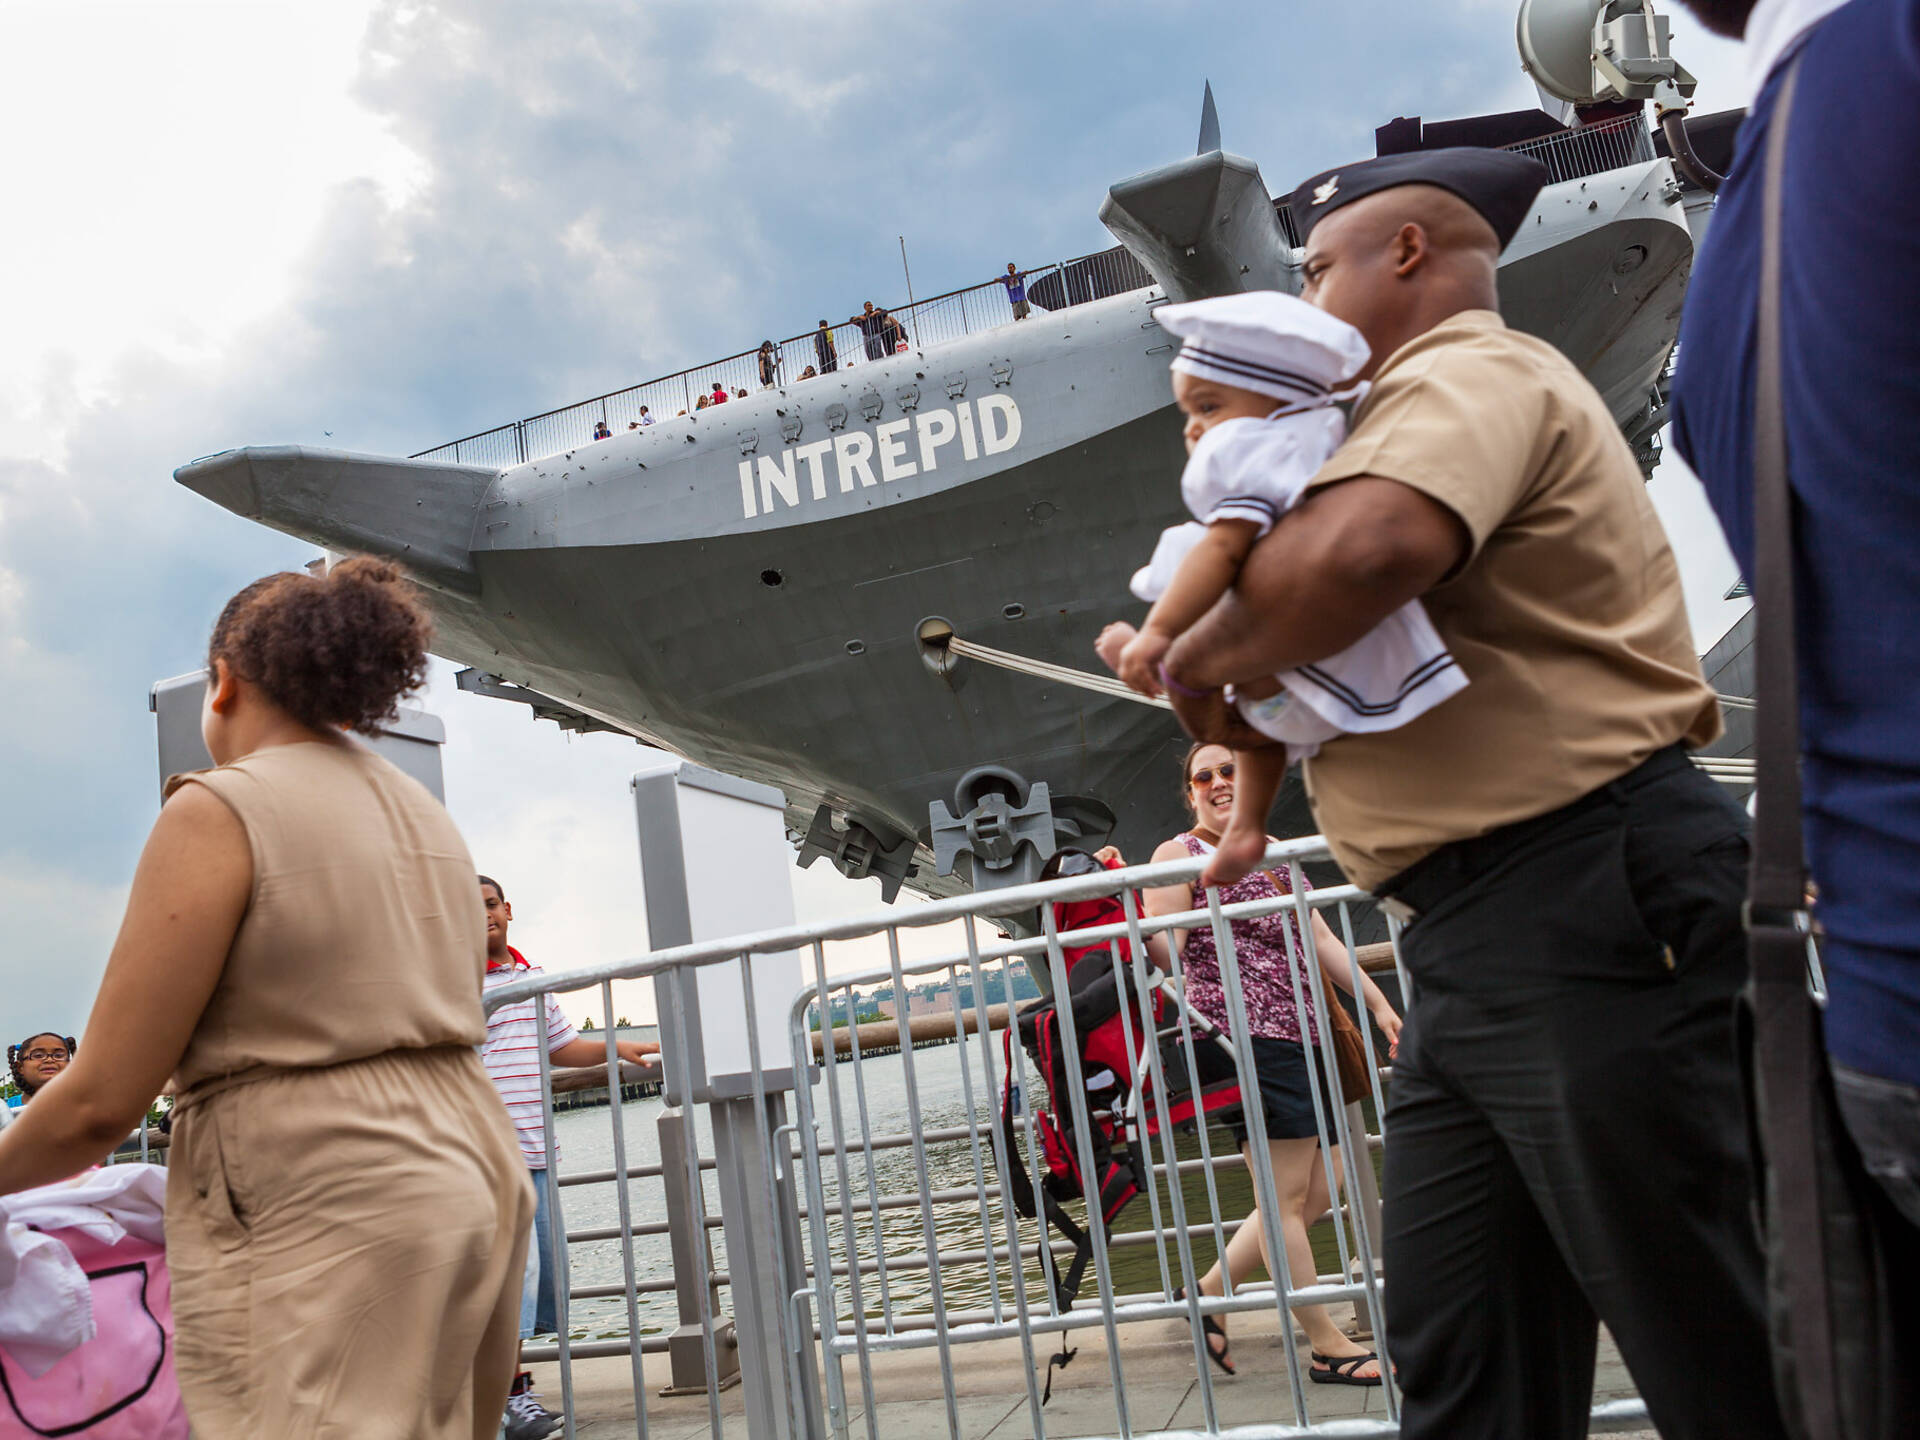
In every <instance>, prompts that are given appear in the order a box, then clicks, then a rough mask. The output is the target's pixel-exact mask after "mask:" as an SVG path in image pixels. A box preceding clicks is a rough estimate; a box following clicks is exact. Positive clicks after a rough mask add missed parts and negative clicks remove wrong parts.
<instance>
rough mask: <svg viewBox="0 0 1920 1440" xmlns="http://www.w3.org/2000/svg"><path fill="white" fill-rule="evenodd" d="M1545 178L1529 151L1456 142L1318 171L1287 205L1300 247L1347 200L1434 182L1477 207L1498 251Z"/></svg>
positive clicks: (1524, 214)
mask: <svg viewBox="0 0 1920 1440" xmlns="http://www.w3.org/2000/svg"><path fill="white" fill-rule="evenodd" d="M1547 180H1548V175H1547V167H1546V166H1544V165H1542V164H1541V163H1540V162H1539V161H1538V160H1535V159H1534V158H1533V157H1532V156H1530V155H1516V154H1515V153H1514V152H1513V151H1511V150H1480V149H1475V148H1473V147H1471V146H1465V145H1457V146H1453V147H1450V148H1448V149H1443V150H1414V151H1410V152H1408V153H1407V154H1404V155H1383V156H1381V157H1380V158H1379V159H1377V160H1362V161H1360V162H1359V163H1358V164H1356V165H1342V166H1341V167H1340V168H1339V169H1337V170H1322V171H1321V172H1320V173H1319V174H1318V175H1316V176H1314V177H1313V178H1312V179H1311V180H1307V181H1304V182H1303V183H1302V184H1301V186H1300V188H1299V189H1297V190H1295V191H1294V192H1293V194H1292V195H1291V196H1289V197H1288V200H1287V208H1288V210H1289V211H1290V212H1291V213H1292V215H1293V223H1294V224H1295V225H1296V226H1297V227H1298V228H1299V231H1300V243H1301V244H1302V245H1304V244H1306V243H1307V236H1308V235H1310V234H1312V233H1313V227H1314V226H1315V225H1316V224H1317V223H1319V221H1320V220H1321V218H1322V217H1323V216H1327V215H1331V214H1332V213H1333V212H1334V211H1335V210H1338V209H1339V208H1340V207H1341V206H1342V205H1345V204H1346V203H1347V202H1348V201H1350V200H1362V199H1365V198H1366V197H1367V196H1369V195H1377V194H1378V193H1379V192H1380V191H1382V190H1391V189H1393V188H1394V187H1395V186H1397V185H1437V186H1439V187H1440V188H1441V189H1442V190H1450V191H1452V192H1453V193H1454V194H1455V195H1458V196H1459V197H1460V198H1461V199H1462V200H1464V201H1466V202H1467V203H1468V204H1469V205H1471V206H1472V207H1473V208H1474V209H1475V210H1478V211H1479V212H1480V215H1481V218H1482V219H1484V220H1485V221H1486V222H1487V223H1488V224H1489V225H1491V226H1492V227H1493V233H1494V234H1495V235H1496V236H1497V237H1498V238H1499V240H1500V248H1501V249H1502V250H1504V249H1506V248H1507V242H1508V241H1509V240H1511V239H1513V237H1514V232H1516V231H1517V230H1519V228H1520V222H1521V221H1523V220H1525V219H1526V218H1527V211H1528V210H1530V209H1532V208H1533V197H1534V196H1536V195H1538V194H1539V193H1540V187H1541V186H1543V185H1545V184H1546V183H1547Z"/></svg>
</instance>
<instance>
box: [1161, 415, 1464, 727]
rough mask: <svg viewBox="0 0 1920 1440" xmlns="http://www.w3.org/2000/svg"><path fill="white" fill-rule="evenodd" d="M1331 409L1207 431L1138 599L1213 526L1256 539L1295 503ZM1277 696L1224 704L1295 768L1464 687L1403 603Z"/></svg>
mask: <svg viewBox="0 0 1920 1440" xmlns="http://www.w3.org/2000/svg"><path fill="white" fill-rule="evenodd" d="M1346 433H1347V431H1346V421H1345V419H1344V418H1343V417H1342V416H1341V414H1340V412H1339V411H1338V410H1336V409H1334V408H1333V407H1332V406H1331V405H1326V406H1323V407H1322V408H1319V409H1314V410H1307V411H1299V412H1294V413H1292V414H1287V415H1283V416H1280V417H1279V418H1269V419H1266V420H1255V419H1252V418H1251V417H1243V418H1241V419H1237V420H1226V421H1222V422H1221V423H1220V424H1218V425H1215V426H1213V427H1212V428H1211V429H1209V430H1208V431H1207V432H1206V433H1205V434H1203V435H1202V436H1201V437H1200V440H1199V442H1198V443H1197V444H1196V445H1195V446H1194V448H1193V454H1192V455H1190V456H1188V457H1187V468H1186V470H1185V471H1184V472H1183V473H1182V475H1181V477H1180V495H1181V498H1182V499H1183V500H1185V501H1186V502H1187V509H1188V510H1189V511H1190V512H1191V513H1192V514H1193V515H1194V517H1195V520H1194V522H1193V523H1189V524H1186V525H1175V526H1173V527H1172V528H1171V529H1169V530H1166V531H1164V532H1162V534H1161V536H1160V541H1159V543H1158V544H1157V545H1156V546H1155V547H1154V551H1153V558H1152V559H1151V560H1150V561H1148V562H1147V564H1146V565H1145V566H1144V567H1143V568H1142V569H1140V570H1139V571H1137V572H1136V573H1135V574H1134V577H1133V581H1132V589H1133V593H1134V594H1135V595H1137V596H1139V597H1140V598H1141V599H1142V600H1158V599H1159V598H1160V597H1161V596H1162V595H1164V594H1166V592H1167V589H1168V587H1169V586H1170V585H1171V584H1172V582H1173V577H1174V575H1175V574H1176V573H1177V572H1178V570H1179V569H1180V564H1181V562H1182V561H1184V560H1185V559H1186V558H1187V556H1188V554H1190V553H1191V552H1192V550H1193V547H1194V546H1195V545H1197V544H1198V543H1199V542H1200V539H1201V537H1203V536H1204V535H1205V534H1206V533H1207V525H1208V524H1211V523H1212V522H1213V521H1216V520H1249V521H1252V522H1253V523H1254V524H1256V525H1258V526H1259V527H1260V529H1259V533H1260V534H1261V535H1263V536H1264V535H1265V534H1266V533H1267V532H1268V531H1269V530H1271V529H1272V528H1273V526H1274V523H1275V521H1277V520H1278V519H1279V517H1280V516H1281V515H1283V514H1285V513H1286V512H1287V511H1288V510H1291V509H1292V508H1293V507H1294V505H1295V504H1297V503H1298V502H1299V499H1300V496H1301V494H1302V493H1303V492H1304V491H1305V489H1306V486H1307V482H1308V481H1309V480H1311V479H1312V478H1313V476H1314V473H1315V472H1316V471H1318V470H1319V468H1320V467H1321V465H1323V464H1324V463H1325V462H1326V460H1327V457H1328V456H1330V455H1331V454H1333V452H1334V451H1335V450H1337V449H1338V448H1339V447H1340V443H1341V442H1342V441H1343V440H1345V439H1346ZM1274 678H1275V679H1276V680H1278V681H1279V682H1280V685H1281V689H1280V691H1279V693H1278V694H1276V695H1273V696H1270V697H1269V698H1267V699H1264V700H1252V699H1249V698H1247V697H1245V696H1236V695H1234V694H1233V693H1232V692H1231V691H1229V693H1228V698H1229V700H1230V701H1232V703H1234V704H1235V705H1236V706H1237V707H1238V708H1239V711H1240V714H1241V717H1242V718H1243V719H1245V720H1246V722H1247V723H1248V724H1249V725H1251V726H1252V727H1253V728H1254V729H1255V730H1258V731H1259V732H1260V733H1261V734H1262V735H1265V736H1266V737H1267V738H1268V739H1270V740H1277V741H1279V742H1280V743H1281V744H1283V745H1285V746H1286V747H1287V762H1288V763H1289V764H1293V763H1294V762H1296V761H1299V760H1304V759H1306V758H1307V757H1308V756H1311V755H1312V754H1314V753H1315V752H1316V751H1318V750H1319V748H1320V747H1321V745H1323V744H1325V743H1326V742H1327V741H1329V740H1332V739H1334V738H1336V737H1337V736H1340V735H1347V734H1369V733H1372V732H1376V731H1381V730H1394V729H1398V728H1399V727H1400V726H1402V725H1404V724H1406V723H1407V722H1408V721H1409V720H1412V719H1413V718H1415V717H1416V716H1418V715H1423V714H1425V713H1426V712H1427V711H1429V710H1431V709H1432V708H1433V707H1434V706H1436V705H1438V704H1439V703H1440V702H1441V701H1442V700H1445V699H1447V698H1449V697H1450V696H1453V695H1457V694H1459V693H1460V691H1461V690H1463V689H1465V688H1466V684H1467V677H1466V675H1465V674H1464V673H1463V672H1462V671H1461V669H1460V667H1459V665H1458V664H1456V663H1455V662H1454V659H1453V657H1452V656H1451V655H1449V654H1448V653H1447V648H1446V646H1445V645H1443V644H1442V643H1441V641H1440V635H1439V632H1438V631H1436V630H1435V629H1434V628H1433V622H1432V621H1431V620H1429V619H1428V618H1427V612H1426V608H1425V607H1424V606H1423V605H1421V604H1420V602H1419V601H1418V600H1411V601H1409V602H1408V603H1407V604H1405V605H1403V606H1401V607H1400V608H1399V609H1398V610H1396V611H1394V613H1393V614H1391V615H1389V616H1387V618H1386V619H1385V620H1383V621H1381V622H1380V624H1378V625H1377V626H1375V627H1374V628H1373V629H1372V630H1371V631H1369V632H1368V633H1367V634H1365V635H1363V636H1361V637H1360V639H1359V640H1357V641H1355V642H1354V643H1353V644H1352V645H1350V646H1348V647H1347V648H1346V649H1345V650H1342V651H1341V652H1340V653H1339V654H1337V655H1333V656H1330V657H1328V658H1327V659H1325V660H1322V661H1319V662H1318V663H1316V664H1313V665H1306V666H1302V667H1301V668H1299V669H1297V670H1283V671H1281V672H1280V673H1279V674H1278V675H1276V676H1275V677H1274Z"/></svg>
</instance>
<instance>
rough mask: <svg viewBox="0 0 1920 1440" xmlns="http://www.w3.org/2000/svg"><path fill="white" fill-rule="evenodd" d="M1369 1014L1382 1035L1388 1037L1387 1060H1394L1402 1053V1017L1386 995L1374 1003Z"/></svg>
mask: <svg viewBox="0 0 1920 1440" xmlns="http://www.w3.org/2000/svg"><path fill="white" fill-rule="evenodd" d="M1368 1013H1369V1014H1371V1015H1372V1016H1373V1023H1374V1024H1375V1025H1378V1026H1379V1027H1380V1033H1381V1034H1382V1035H1384V1036H1386V1037H1387V1058H1388V1059H1392V1058H1393V1057H1394V1056H1396V1055H1398V1054H1399V1053H1400V1016H1399V1015H1398V1014H1397V1013H1395V1011H1394V1008H1393V1006H1392V1005H1391V1004H1390V1003H1389V1002H1388V1000H1387V997H1386V996H1384V995H1382V996H1381V997H1380V998H1379V999H1378V1000H1377V1001H1375V1002H1374V1004H1373V1005H1372V1006H1371V1007H1370V1009H1369V1011H1368Z"/></svg>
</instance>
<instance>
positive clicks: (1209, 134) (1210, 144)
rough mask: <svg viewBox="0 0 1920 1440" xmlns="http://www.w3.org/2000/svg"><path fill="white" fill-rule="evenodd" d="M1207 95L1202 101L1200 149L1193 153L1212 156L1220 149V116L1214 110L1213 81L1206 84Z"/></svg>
mask: <svg viewBox="0 0 1920 1440" xmlns="http://www.w3.org/2000/svg"><path fill="white" fill-rule="evenodd" d="M1206 86H1207V90H1206V94H1205V95H1204V96H1203V97H1202V98H1201V101H1200V148H1199V149H1197V150H1195V151H1194V152H1193V153H1194V154H1196V155H1210V154H1212V153H1213V152H1214V151H1215V150H1218V149H1219V148H1220V115H1219V112H1218V111H1216V110H1215V109H1214V108H1213V81H1211V80H1209V81H1207V82H1206Z"/></svg>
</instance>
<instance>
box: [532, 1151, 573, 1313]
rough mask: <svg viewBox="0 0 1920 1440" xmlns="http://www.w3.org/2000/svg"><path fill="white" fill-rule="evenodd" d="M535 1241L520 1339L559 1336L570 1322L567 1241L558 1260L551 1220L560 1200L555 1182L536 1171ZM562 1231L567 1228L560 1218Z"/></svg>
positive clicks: (534, 1191) (545, 1173)
mask: <svg viewBox="0 0 1920 1440" xmlns="http://www.w3.org/2000/svg"><path fill="white" fill-rule="evenodd" d="M531 1173H532V1178H533V1194H534V1208H533V1239H532V1241H531V1243H529V1244H528V1246H527V1270H526V1280H525V1282H524V1284H523V1285H522V1286H521V1290H520V1338H521V1339H522V1340H528V1339H531V1338H532V1337H533V1336H535V1335H557V1334H558V1333H559V1332H560V1327H561V1326H562V1325H564V1324H565V1323H566V1320H567V1291H568V1290H569V1289H571V1288H572V1285H571V1280H570V1276H569V1272H568V1269H567V1241H566V1236H565V1234H564V1233H563V1234H562V1235H561V1237H560V1241H559V1258H558V1260H557V1261H556V1259H555V1256H554V1249H555V1246H554V1238H553V1227H552V1225H551V1224H550V1223H549V1220H548V1217H549V1216H555V1215H558V1213H559V1212H558V1207H559V1199H558V1197H557V1196H556V1195H555V1194H554V1189H553V1181H552V1178H551V1177H550V1176H549V1175H548V1174H547V1172H546V1171H545V1170H535V1171H532V1172H531ZM560 1224H561V1226H562V1227H564V1226H565V1225H566V1220H565V1218H564V1217H561V1218H560ZM556 1275H557V1276H558V1277H559V1281H560V1285H559V1290H560V1299H559V1302H558V1304H556V1303H555V1301H554V1283H553V1282H554V1277H555V1276H556Z"/></svg>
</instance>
